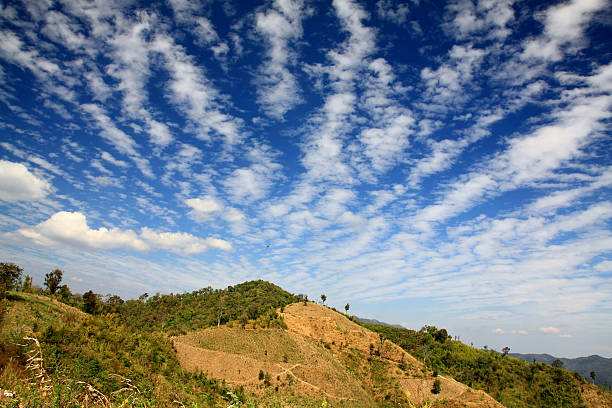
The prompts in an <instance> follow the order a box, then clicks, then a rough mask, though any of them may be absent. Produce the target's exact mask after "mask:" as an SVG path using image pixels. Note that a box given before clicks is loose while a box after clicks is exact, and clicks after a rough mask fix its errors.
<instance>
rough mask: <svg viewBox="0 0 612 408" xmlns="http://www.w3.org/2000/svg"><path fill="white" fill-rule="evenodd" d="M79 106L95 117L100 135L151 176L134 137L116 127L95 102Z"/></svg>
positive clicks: (147, 162)
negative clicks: (137, 149)
mask: <svg viewBox="0 0 612 408" xmlns="http://www.w3.org/2000/svg"><path fill="white" fill-rule="evenodd" d="M81 107H82V108H83V110H84V111H85V112H87V113H89V114H90V115H91V116H92V117H93V118H94V119H95V121H96V124H97V125H98V127H99V128H100V129H101V130H102V132H101V136H102V137H103V138H104V139H106V141H107V142H109V143H110V144H111V145H112V146H113V147H114V148H115V149H117V150H118V151H119V152H121V153H123V154H125V155H127V156H129V157H130V158H131V159H132V161H134V163H135V164H136V167H138V169H139V170H140V171H141V172H142V174H144V175H145V176H147V177H153V172H152V170H151V166H150V164H149V161H148V160H147V159H144V158H143V157H141V156H140V154H139V153H138V152H137V151H136V148H137V147H138V146H137V144H136V142H135V141H134V139H132V138H131V137H130V136H128V135H127V134H126V133H125V132H124V131H122V130H121V129H119V128H117V126H115V124H114V123H113V121H112V120H111V118H110V117H109V116H108V115H107V114H106V112H105V111H104V109H103V108H101V107H100V106H99V105H96V104H84V105H81Z"/></svg>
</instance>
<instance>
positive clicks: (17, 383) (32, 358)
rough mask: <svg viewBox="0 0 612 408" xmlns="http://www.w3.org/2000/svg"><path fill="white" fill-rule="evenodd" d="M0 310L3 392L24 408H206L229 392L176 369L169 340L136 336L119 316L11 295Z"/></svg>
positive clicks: (142, 334) (0, 381)
mask: <svg viewBox="0 0 612 408" xmlns="http://www.w3.org/2000/svg"><path fill="white" fill-rule="evenodd" d="M3 306H4V308H5V313H4V315H3V317H2V324H0V327H1V330H0V388H3V389H6V388H9V389H12V390H13V391H14V392H15V393H16V395H17V396H18V398H19V401H21V403H22V404H23V405H24V406H28V407H80V406H83V403H84V401H86V400H87V401H89V403H90V404H91V406H95V405H94V404H95V403H96V402H100V403H101V402H103V401H109V403H112V404H116V406H126V407H151V406H172V405H173V404H174V405H176V403H174V402H173V401H180V402H181V403H182V404H185V406H197V405H196V404H200V405H199V406H206V405H214V404H215V403H216V402H218V401H222V400H223V399H224V398H225V397H224V396H225V395H226V393H227V392H228V391H230V390H229V389H228V388H227V387H225V386H224V385H223V384H220V383H218V382H217V381H216V380H214V379H208V378H207V377H206V375H203V374H191V373H188V372H184V371H183V370H181V368H180V367H179V364H178V360H177V359H176V356H175V351H174V349H173V347H172V344H171V342H170V341H169V340H168V338H167V337H166V336H163V335H161V334H158V333H147V332H146V331H134V330H133V329H131V328H129V327H127V326H125V325H123V324H121V323H120V322H119V321H118V319H117V318H116V317H113V316H110V315H105V316H90V315H86V314H83V313H82V312H80V311H78V310H76V309H73V308H71V307H67V306H64V305H61V304H54V303H51V302H50V301H49V300H46V299H44V298H39V297H38V296H36V295H31V294H25V293H19V294H15V293H12V294H11V295H10V296H9V298H8V299H7V300H5V301H4V305H3ZM37 358H41V360H37ZM15 402H16V403H17V400H15ZM122 404H123V405H122ZM15 406H17V405H15ZM97 406H99V405H97Z"/></svg>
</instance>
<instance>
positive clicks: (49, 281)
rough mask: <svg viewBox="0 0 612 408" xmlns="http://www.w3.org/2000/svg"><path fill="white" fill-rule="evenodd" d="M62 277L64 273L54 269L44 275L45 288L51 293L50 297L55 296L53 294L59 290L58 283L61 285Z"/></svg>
mask: <svg viewBox="0 0 612 408" xmlns="http://www.w3.org/2000/svg"><path fill="white" fill-rule="evenodd" d="M63 275H64V273H63V272H62V271H61V270H59V269H56V270H54V271H52V272H49V273H48V274H46V275H45V286H46V287H47V289H48V290H49V292H51V294H52V295H53V294H55V292H57V290H58V289H59V288H60V283H62V276H63Z"/></svg>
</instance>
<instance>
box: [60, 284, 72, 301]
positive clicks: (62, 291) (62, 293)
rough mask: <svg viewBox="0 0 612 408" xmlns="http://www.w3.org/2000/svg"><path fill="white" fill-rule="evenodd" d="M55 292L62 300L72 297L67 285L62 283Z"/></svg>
mask: <svg viewBox="0 0 612 408" xmlns="http://www.w3.org/2000/svg"><path fill="white" fill-rule="evenodd" d="M57 293H58V294H59V295H60V297H61V298H62V300H64V301H67V300H70V298H71V297H72V292H71V291H70V288H69V287H68V285H62V286H61V287H60V288H59V291H58V292H57Z"/></svg>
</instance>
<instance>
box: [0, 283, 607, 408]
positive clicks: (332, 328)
mask: <svg viewBox="0 0 612 408" xmlns="http://www.w3.org/2000/svg"><path fill="white" fill-rule="evenodd" d="M68 293H69V291H68ZM60 299H62V300H63V301H65V302H69V303H71V305H68V304H65V303H62V302H60V301H59V300H60ZM78 299H80V298H79V297H68V298H67V297H65V296H63V295H62V294H59V295H56V297H54V298H49V297H45V296H40V295H36V294H32V293H23V292H9V297H8V299H6V300H3V301H1V302H0V388H1V389H9V390H12V391H14V392H15V395H16V398H15V399H13V400H11V401H8V402H7V400H0V406H11V407H13V406H14V407H16V406H18V403H19V402H21V403H22V404H23V406H26V407H42V408H46V407H80V406H85V405H87V406H89V407H94V406H105V407H170V406H186V407H196V406H197V407H206V406H209V407H227V406H233V407H238V406H243V407H279V406H280V407H313V408H314V407H322V406H327V407H355V408H356V407H392V406H404V407H411V408H414V407H428V408H429V407H433V406H436V407H449V408H450V407H453V408H458V407H473V408H477V407H483V408H484V407H502V406H506V407H517V408H522V407H561V406H563V407H586V408H591V407H593V408H595V407H610V406H612V398H611V397H610V396H611V394H610V393H607V392H604V391H603V390H602V389H601V388H599V387H596V386H594V385H592V384H589V383H588V382H587V381H584V380H582V379H581V378H579V377H578V376H577V375H573V374H572V373H569V372H567V371H565V370H561V369H558V368H553V367H550V366H548V365H545V364H542V363H536V364H530V363H527V362H524V361H521V360H518V359H515V358H512V357H510V356H501V355H500V354H499V353H497V352H494V351H483V350H476V349H473V348H471V347H468V346H466V345H464V344H462V343H460V342H455V341H452V340H450V338H449V336H448V334H447V333H446V331H445V330H443V329H442V330H438V329H436V328H434V327H425V328H424V330H422V331H420V332H415V331H412V330H407V329H403V328H397V327H391V326H384V325H376V324H368V323H363V322H355V321H352V320H350V319H348V318H347V317H346V316H345V315H344V314H341V313H338V312H336V311H334V310H331V309H329V308H326V307H323V306H319V305H316V304H314V303H311V302H304V301H300V302H299V303H293V302H295V300H296V299H297V297H295V296H294V295H292V294H290V293H288V292H286V291H284V290H282V289H281V288H279V287H278V286H275V285H273V284H271V283H268V282H264V281H252V282H245V283H244V284H240V285H236V286H233V287H231V286H230V287H228V288H226V289H223V290H213V289H212V288H205V289H202V290H199V291H195V292H192V293H185V294H171V295H154V296H152V297H148V298H147V297H146V296H142V297H141V298H140V299H139V300H130V301H127V302H122V301H120V299H118V298H117V297H109V298H107V299H106V300H105V301H102V300H101V299H100V298H99V297H96V296H94V297H93V304H92V303H91V302H90V304H89V305H88V304H85V303H84V301H82V300H81V301H79V300H78ZM90 300H91V299H90ZM83 310H89V311H90V312H91V313H92V314H88V313H84V312H83ZM424 346H425V347H424ZM40 353H42V355H41V354H40ZM39 358H40V359H39ZM41 362H42V365H41V364H40V363H41ZM459 381H460V382H459ZM494 398H495V399H494ZM496 400H497V401H496ZM7 404H8V405H7ZM502 404H503V405H502Z"/></svg>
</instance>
